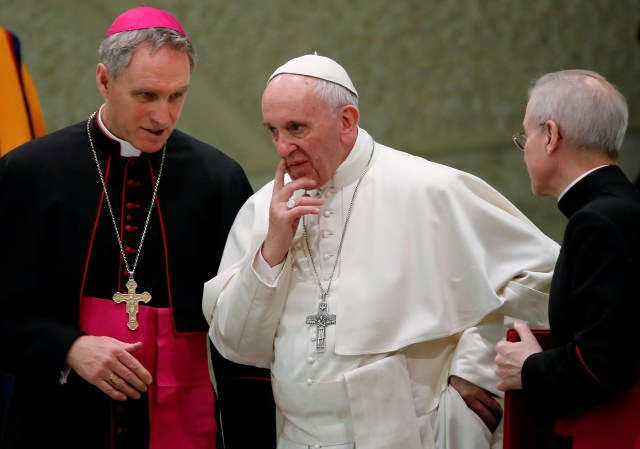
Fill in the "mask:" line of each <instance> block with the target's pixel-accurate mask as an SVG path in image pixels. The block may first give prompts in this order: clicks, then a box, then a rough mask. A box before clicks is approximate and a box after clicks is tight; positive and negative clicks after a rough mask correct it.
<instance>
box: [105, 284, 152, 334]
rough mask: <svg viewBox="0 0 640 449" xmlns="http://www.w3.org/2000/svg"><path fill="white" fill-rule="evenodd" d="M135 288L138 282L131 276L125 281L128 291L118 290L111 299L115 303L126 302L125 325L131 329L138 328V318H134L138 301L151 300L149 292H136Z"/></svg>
mask: <svg viewBox="0 0 640 449" xmlns="http://www.w3.org/2000/svg"><path fill="white" fill-rule="evenodd" d="M136 288H138V284H137V283H136V281H134V280H133V278H132V277H130V278H129V280H128V281H127V290H128V291H129V293H120V292H118V293H116V294H115V295H113V300H114V301H115V302H116V303H117V304H120V303H121V302H123V301H124V302H125V303H126V304H127V313H128V314H129V322H128V323H127V327H129V329H131V330H132V331H134V330H136V329H137V328H138V320H137V319H136V315H137V314H138V303H139V302H140V301H142V302H145V303H146V302H149V301H151V295H150V294H149V293H147V292H144V293H136Z"/></svg>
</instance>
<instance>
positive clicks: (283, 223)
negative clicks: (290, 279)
mask: <svg viewBox="0 0 640 449" xmlns="http://www.w3.org/2000/svg"><path fill="white" fill-rule="evenodd" d="M285 167H286V163H285V161H284V159H280V163H279V164H278V168H277V169H276V176H275V180H274V184H273V195H272V197H271V204H270V206H269V230H268V231H267V236H266V238H265V240H264V243H263V245H262V257H263V258H264V260H265V261H266V262H267V263H268V264H269V265H270V266H272V267H273V266H276V265H278V264H280V263H282V261H284V259H285V257H286V256H287V253H288V252H289V248H290V247H291V242H292V241H293V237H294V236H295V234H296V230H297V229H298V224H299V223H300V218H302V216H303V215H308V214H315V215H317V214H319V213H320V209H318V207H317V206H320V205H322V204H323V203H324V200H323V199H321V198H313V197H310V196H307V195H304V196H300V197H298V198H297V199H295V200H293V201H291V202H290V200H291V198H292V196H293V194H294V192H295V191H297V190H308V189H313V188H315V187H316V185H315V181H314V180H312V179H308V178H300V179H295V180H293V181H291V182H289V183H287V184H285V182H284V173H285ZM294 201H295V203H294Z"/></svg>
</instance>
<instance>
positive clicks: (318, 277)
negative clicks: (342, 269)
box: [302, 141, 376, 301]
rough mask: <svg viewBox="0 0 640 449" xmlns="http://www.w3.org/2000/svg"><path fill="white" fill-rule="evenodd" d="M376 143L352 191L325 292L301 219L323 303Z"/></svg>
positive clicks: (305, 225) (305, 221)
mask: <svg viewBox="0 0 640 449" xmlns="http://www.w3.org/2000/svg"><path fill="white" fill-rule="evenodd" d="M375 146H376V143H375V141H374V142H373V145H372V146H371V155H369V160H368V161H367V165H365V166H364V169H363V170H362V174H361V175H360V177H359V178H358V183H357V184H356V188H355V189H354V190H353V196H352V197H351V203H350V204H349V210H348V211H347V218H346V219H345V221H344V228H343V229H342V236H341V237H340V243H339V244H338V252H337V253H336V261H335V262H334V264H333V269H332V270H331V275H330V276H329V283H328V284H327V289H326V290H325V289H324V287H322V282H320V276H319V275H318V270H317V269H316V264H315V263H314V262H313V256H312V255H311V247H310V246H309V239H308V238H307V234H308V233H307V217H306V216H304V217H302V230H303V232H302V235H303V236H304V242H305V243H306V245H307V251H309V259H310V260H311V267H312V268H313V275H314V276H315V278H316V284H318V287H319V288H320V298H321V299H322V300H323V301H324V300H325V299H326V298H327V296H328V295H329V290H330V289H331V283H332V282H333V275H334V274H335V273H336V268H337V267H338V262H339V260H340V254H341V253H342V243H343V242H344V236H345V234H346V233H347V226H349V218H350V217H351V211H352V210H353V204H354V203H355V201H356V195H357V194H358V188H359V187H360V183H361V182H362V178H364V175H365V174H366V173H367V170H368V169H369V164H370V163H371V159H373V153H374V150H375Z"/></svg>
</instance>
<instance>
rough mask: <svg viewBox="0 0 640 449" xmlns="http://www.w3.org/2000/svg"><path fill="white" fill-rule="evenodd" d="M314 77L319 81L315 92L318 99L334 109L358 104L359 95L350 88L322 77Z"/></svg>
mask: <svg viewBox="0 0 640 449" xmlns="http://www.w3.org/2000/svg"><path fill="white" fill-rule="evenodd" d="M314 79H315V80H316V81H317V83H316V88H315V90H314V93H315V95H316V97H317V98H318V100H320V101H322V102H323V103H326V104H328V105H329V106H330V107H332V108H333V109H338V108H340V107H342V106H346V105H354V106H358V97H357V96H356V95H355V94H354V93H353V92H351V91H350V90H349V89H347V88H345V87H343V86H341V85H339V84H336V83H332V82H331V81H326V80H323V79H320V78H314Z"/></svg>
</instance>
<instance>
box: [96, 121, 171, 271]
mask: <svg viewBox="0 0 640 449" xmlns="http://www.w3.org/2000/svg"><path fill="white" fill-rule="evenodd" d="M95 115H96V113H95V112H94V113H93V114H91V117H89V119H88V120H87V136H89V144H90V145H91V151H92V152H93V158H94V160H95V161H96V167H98V175H99V176H100V182H101V183H102V189H103V191H104V197H105V199H106V200H107V207H108V208H109V214H110V215H111V222H112V223H113V229H114V231H115V232H116V238H117V239H118V245H119V246H120V252H121V253H122V259H123V260H124V266H125V268H126V269H127V272H128V273H129V279H133V273H134V272H135V270H136V267H137V266H138V260H139V259H140V253H141V252H142V244H143V243H144V238H145V236H146V234H147V228H148V227H149V220H150V219H151V212H152V211H153V204H154V203H155V201H156V195H157V193H158V186H159V185H160V177H161V176H162V168H163V167H164V157H165V155H166V153H167V143H166V142H165V143H164V146H163V147H162V159H161V161H160V169H159V170H158V178H157V179H156V184H155V186H154V188H153V195H152V196H151V205H150V206H149V212H147V219H146V221H145V223H144V228H143V230H142V236H141V237H140V244H139V245H138V250H137V251H136V258H135V260H134V262H133V267H131V269H130V268H129V262H128V261H127V256H126V253H125V251H124V246H123V244H122V239H121V238H120V233H119V232H118V224H117V222H116V217H115V214H114V213H113V208H112V207H111V200H110V199H109V193H108V192H107V184H106V183H105V181H104V176H103V174H102V169H101V168H100V162H99V161H98V153H97V152H96V148H95V146H94V144H93V139H92V138H91V130H90V127H89V125H90V124H91V120H93V117H94V116H95Z"/></svg>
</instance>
